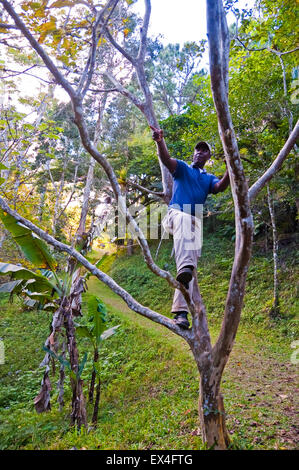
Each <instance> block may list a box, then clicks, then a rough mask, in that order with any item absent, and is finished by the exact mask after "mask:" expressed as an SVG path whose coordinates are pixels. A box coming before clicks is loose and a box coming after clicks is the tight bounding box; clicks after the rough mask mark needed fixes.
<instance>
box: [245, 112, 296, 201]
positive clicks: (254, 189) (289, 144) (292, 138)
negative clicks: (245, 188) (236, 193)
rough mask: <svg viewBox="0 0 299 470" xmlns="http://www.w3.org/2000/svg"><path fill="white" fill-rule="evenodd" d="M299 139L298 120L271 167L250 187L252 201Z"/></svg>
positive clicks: (278, 168)
mask: <svg viewBox="0 0 299 470" xmlns="http://www.w3.org/2000/svg"><path fill="white" fill-rule="evenodd" d="M298 138H299V120H298V121H297V123H296V125H295V127H294V129H293V131H292V133H291V134H290V136H289V138H288V140H287V141H286V143H285V144H284V146H283V147H282V149H281V151H280V152H279V154H278V155H277V157H276V159H275V160H274V162H273V163H272V165H271V166H270V167H269V168H268V170H267V171H266V172H265V173H264V174H263V175H262V176H261V177H260V178H259V179H258V180H257V181H256V182H255V183H254V184H253V185H252V186H251V188H250V189H249V198H250V201H252V200H253V199H254V198H255V197H256V196H257V194H258V193H259V192H260V191H261V189H262V188H263V187H264V186H265V184H266V183H267V182H268V181H270V180H271V179H272V178H273V176H274V175H275V174H276V173H277V172H278V171H279V170H280V168H281V165H282V164H283V162H284V160H285V159H286V157H287V156H288V155H289V153H290V151H291V150H292V148H293V147H294V145H295V144H296V141H297V140H298Z"/></svg>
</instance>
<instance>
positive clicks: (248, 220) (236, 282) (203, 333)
mask: <svg viewBox="0 0 299 470" xmlns="http://www.w3.org/2000/svg"><path fill="white" fill-rule="evenodd" d="M0 2H1V3H2V4H3V5H4V7H5V9H6V11H7V12H8V13H9V14H10V16H11V17H12V18H13V19H14V21H15V23H16V26H17V27H18V28H19V29H20V30H21V31H22V33H23V34H24V36H25V37H26V38H27V39H28V41H29V42H30V44H31V45H32V47H33V48H34V50H36V52H37V53H38V54H39V55H40V57H41V58H42V59H43V61H44V63H45V64H46V66H47V67H48V69H49V70H50V71H51V72H52V74H53V75H54V77H55V79H56V81H57V83H59V84H60V85H62V87H63V88H64V89H65V90H66V91H67V93H68V94H69V96H70V98H71V100H72V105H73V110H74V121H75V123H76V125H77V127H78V130H79V132H80V136H81V139H82V143H83V145H84V147H85V149H86V150H87V151H88V152H89V153H90V155H92V156H93V157H94V158H95V160H97V161H98V162H99V163H100V165H101V166H102V167H103V169H104V170H105V172H106V174H107V176H108V178H109V180H110V183H111V186H112V188H113V191H114V193H115V196H116V199H117V201H118V202H119V205H120V210H121V212H122V213H123V214H126V220H127V223H128V224H132V227H133V228H134V230H135V231H136V234H137V237H138V241H139V244H140V246H141V248H142V251H143V255H144V259H145V261H146V263H147V265H148V267H149V268H150V269H151V270H152V271H153V272H154V273H155V274H157V275H159V276H160V277H161V278H163V279H166V280H167V281H168V282H169V284H170V285H171V286H172V287H174V288H180V289H181V290H182V292H183V293H184V295H185V298H186V300H188V301H189V300H190V299H189V297H188V294H187V293H186V291H184V289H183V288H182V286H180V285H179V283H178V282H177V281H175V279H173V278H172V276H171V274H170V273H169V272H166V271H163V270H161V269H160V268H159V267H158V266H157V265H156V264H155V263H154V262H153V260H152V257H151V253H150V251H149V248H148V245H147V243H146V241H145V239H144V236H143V234H142V232H141V231H140V229H139V227H138V226H137V224H136V223H135V221H134V219H133V218H132V216H131V215H130V213H127V211H126V206H125V201H124V200H123V198H122V195H121V190H120V187H119V184H118V181H117V178H116V175H115V173H114V171H113V169H112V167H111V165H110V164H109V162H108V161H107V160H106V159H105V157H104V156H103V155H102V154H100V152H99V151H98V150H97V148H96V147H95V146H94V144H93V143H92V142H91V141H90V137H89V132H88V128H87V125H86V121H85V120H84V117H83V116H84V113H83V102H82V96H81V95H80V94H79V93H77V92H76V91H75V89H74V88H73V87H72V85H71V84H70V83H69V82H68V81H67V80H66V79H65V78H64V76H62V74H61V73H60V71H59V70H58V69H57V68H56V67H55V65H54V63H53V62H52V61H51V59H50V58H49V57H48V56H47V54H46V53H45V51H44V49H43V48H42V46H41V45H40V44H39V43H38V42H37V41H36V40H35V38H34V37H33V36H32V34H31V33H30V31H29V30H28V29H27V28H26V26H25V24H24V23H23V22H22V20H21V19H20V17H19V16H18V15H17V13H16V12H15V11H14V9H13V7H12V6H11V4H10V3H9V2H8V1H7V0H0ZM145 2H146V14H145V19H144V24H143V27H142V29H141V43H140V52H139V54H138V56H137V58H132V57H130V56H128V54H127V53H125V54H124V55H125V57H127V58H128V60H130V62H131V63H132V64H133V65H134V66H135V67H136V65H137V67H136V70H137V73H138V78H139V82H140V85H141V88H142V89H143V92H144V97H145V101H144V102H143V103H140V102H138V103H137V106H138V105H139V108H140V109H141V108H144V106H147V105H148V104H149V98H148V97H149V90H148V88H147V87H146V86H145V85H144V74H143V70H142V68H141V64H142V62H143V61H144V58H145V52H146V32H147V27H148V21H149V14H150V0H145ZM207 16H208V37H209V44H210V71H211V84H212V92H213V98H214V103H215V107H216V110H217V117H218V122H219V130H220V134H221V140H222V144H223V148H224V152H225V157H226V162H227V166H228V170H229V175H230V180H231V189H232V194H233V198H234V203H235V217H236V247H235V260H234V265H233V269H232V274H231V280H230V286H229V290H228V295H227V299H226V306H225V312H224V319H223V323H222V327H221V331H220V335H219V337H218V339H217V341H216V343H215V345H214V346H213V347H212V345H211V340H210V335H209V331H208V328H207V318H206V313H205V309H204V305H203V303H202V301H201V300H200V299H198V302H195V301H194V303H190V302H189V304H190V311H191V313H192V315H193V321H192V329H191V330H188V331H186V330H183V331H182V330H181V329H180V328H179V327H178V326H177V325H175V324H174V323H173V322H172V321H171V320H170V319H169V318H167V317H164V316H163V315H160V314H158V313H156V312H154V311H152V310H150V309H147V308H146V307H144V306H142V305H140V304H139V303H138V302H136V301H135V299H133V298H132V297H131V296H130V294H128V293H127V292H125V291H124V290H123V289H122V288H121V287H120V286H118V285H117V284H116V283H115V282H114V281H113V280H112V279H111V278H109V276H108V275H106V274H105V273H103V272H101V271H100V270H99V269H98V268H96V267H95V266H93V265H91V264H90V263H89V262H88V261H87V260H86V259H85V258H84V257H83V256H82V255H80V253H78V252H76V251H75V250H74V249H73V248H72V247H69V246H66V245H64V244H62V243H61V242H58V241H57V240H55V239H53V237H51V236H49V235H48V234H46V233H45V232H44V231H42V230H41V229H39V228H38V227H36V226H34V224H32V223H31V222H29V221H27V220H26V219H24V218H22V217H21V216H20V215H19V214H17V213H16V212H14V211H11V209H10V208H9V207H8V206H7V204H6V203H5V202H3V201H2V199H1V198H0V204H1V207H2V208H4V210H6V211H7V212H8V213H10V214H11V215H13V216H14V217H15V218H16V220H19V221H20V222H22V223H23V224H24V225H25V226H27V227H28V228H30V229H31V230H33V231H34V232H35V233H36V234H38V235H39V236H41V238H43V239H44V240H46V241H47V242H49V243H50V244H52V245H53V246H54V247H56V248H58V249H60V250H62V251H66V252H67V253H69V255H70V256H72V257H74V258H75V259H76V260H77V261H79V262H80V263H81V264H82V265H83V266H85V267H86V268H87V269H88V270H89V271H90V272H91V273H93V274H94V275H95V276H97V277H98V279H100V280H101V281H103V282H104V283H105V284H107V285H108V286H109V287H110V288H111V289H112V290H113V291H114V292H116V293H117V294H118V295H120V296H121V297H122V298H123V299H124V300H125V301H126V303H127V305H128V306H129V307H130V308H131V309H133V310H134V311H136V312H138V313H139V314H141V315H143V316H146V317H147V318H149V319H151V320H153V321H155V322H157V323H159V324H161V325H164V326H166V327H167V328H168V329H169V330H171V331H173V332H174V333H176V334H178V335H179V336H181V337H183V338H184V339H185V340H186V341H187V342H188V344H189V345H190V347H191V349H192V351H193V354H194V357H195V360H196V363H197V366H198V369H199V372H200V375H201V379H200V380H201V382H200V390H201V398H200V418H201V423H202V433H203V440H204V442H205V443H206V444H207V446H208V447H213V448H216V449H225V448H227V446H228V441H229V440H228V435H227V432H226V429H225V415H224V407H223V400H222V397H221V394H220V382H221V376H222V373H223V370H224V367H225V365H226V363H227V360H228V357H229V354H230V352H231V350H232V347H233V343H234V338H235V336H236V332H237V328H238V325H239V321H240V314H241V309H242V303H243V297H244V292H245V281H246V274H247V271H248V267H249V260H250V256H251V245H252V232H253V223H252V216H251V211H250V206H249V200H252V199H253V198H254V197H255V196H256V194H257V193H258V192H259V191H260V190H261V189H262V188H263V186H264V185H265V184H266V182H267V181H269V180H270V179H271V178H272V177H273V175H274V174H275V173H276V172H277V171H278V170H279V169H280V166H281V164H282V162H283V161H284V159H285V158H286V156H287V155H288V153H289V152H290V150H291V149H292V147H293V146H294V144H295V142H296V139H297V138H298V134H299V124H298V123H297V124H296V126H295V129H294V130H293V131H292V134H291V136H290V137H289V139H288V140H287V142H286V144H285V145H284V147H283V149H282V150H281V151H280V153H279V155H278V156H277V158H276V159H275V161H274V162H273V164H272V165H271V167H270V168H269V169H268V170H267V171H266V172H265V173H264V175H263V176H262V177H261V178H260V179H259V180H258V181H257V182H256V183H255V184H254V185H253V186H252V187H251V188H250V190H249V191H248V186H247V182H246V178H245V175H244V172H243V168H242V164H241V161H240V155H239V151H238V146H237V142H236V137H235V134H234V130H233V125H232V122H231V117H230V112H229V107H228V56H229V32H228V27H227V23H226V18H225V12H224V8H223V4H222V0H207ZM111 42H112V44H114V45H115V47H116V48H117V49H118V50H120V52H123V50H122V48H120V46H118V45H117V44H116V43H115V41H114V40H113V38H112V40H111ZM112 81H113V80H112ZM119 91H121V92H123V94H124V95H125V96H128V92H126V90H124V89H122V88H121V86H120V88H119ZM131 98H132V97H131ZM134 101H135V102H136V99H134V97H133V102H134ZM138 101H139V100H138ZM143 111H145V109H143ZM152 118H154V116H152V115H151V113H148V115H147V119H148V120H150V119H152ZM151 124H153V125H154V126H155V123H154V122H152V123H151ZM155 127H156V126H155ZM164 182H165V181H164ZM195 285H197V284H195ZM73 340H74V337H73V332H72V326H71V325H70V327H69V333H68V344H69V348H70V357H73V361H74V362H73V364H75V363H78V358H77V357H76V355H75V353H74V349H73V350H72V348H73V347H74V342H73ZM73 370H74V371H75V370H76V369H75V368H74V369H73ZM80 386H81V383H80V381H78V387H77V388H76V390H75V394H76V395H77V396H81V391H80ZM82 403H83V402H82ZM80 405H81V404H80V403H75V406H76V407H77V408H76V410H75V411H76V413H77V414H78V416H80V412H81V410H80ZM80 420H82V423H83V421H84V416H83V415H82V418H80Z"/></svg>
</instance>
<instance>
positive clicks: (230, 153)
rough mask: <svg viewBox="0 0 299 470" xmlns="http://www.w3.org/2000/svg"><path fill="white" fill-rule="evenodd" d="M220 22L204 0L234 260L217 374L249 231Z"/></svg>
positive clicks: (229, 340) (237, 301)
mask: <svg viewBox="0 0 299 470" xmlns="http://www.w3.org/2000/svg"><path fill="white" fill-rule="evenodd" d="M224 22H226V18H225V14H224V11H223V6H222V0H207V23H208V38H209V46H210V47H209V55H210V74H211V85H212V92H213V99H214V103H215V108H216V111H217V116H218V123H219V130H220V137H221V140H222V145H223V149H224V153H225V157H226V162H227V167H228V171H229V177H230V182H231V190H232V195H233V199H234V204H235V219H236V245H235V260H234V264H233V268H232V274H231V279H230V285H229V291H228V295H227V299H226V306H225V312H224V318H223V322H222V327H221V331H220V335H219V338H218V340H217V342H216V344H215V346H214V348H213V362H214V365H215V366H216V368H217V370H218V373H220V374H221V372H222V371H223V368H224V367H225V364H226V362H227V360H228V357H229V353H230V351H231V349H232V346H233V341H234V338H235V335H236V332H237V329H238V325H239V321H240V315H241V310H242V305H243V297H244V291H245V282H246V275H247V270H248V265H249V261H250V256H251V246H252V233H253V222H252V215H251V211H250V205H249V198H248V188H247V182H246V178H245V175H244V171H243V167H242V164H241V160H240V154H239V149H238V145H237V141H236V137H235V133H234V129H233V124H232V121H231V116H230V111H229V106H228V95H227V86H226V84H227V80H228V77H227V76H226V75H225V74H228V68H226V67H223V57H224V56H225V57H227V51H226V50H224V51H223V49H225V48H227V47H229V43H228V41H227V39H226V38H225V36H224V35H223V31H225V29H224V27H223V23H224Z"/></svg>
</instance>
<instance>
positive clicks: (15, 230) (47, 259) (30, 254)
mask: <svg viewBox="0 0 299 470" xmlns="http://www.w3.org/2000/svg"><path fill="white" fill-rule="evenodd" d="M0 219H1V220H2V222H3V224H4V225H5V227H6V229H7V230H8V231H9V232H10V233H11V235H12V236H13V239H14V240H15V242H16V243H17V244H18V245H19V246H20V248H21V250H22V252H23V253H24V255H25V257H26V258H27V259H28V260H29V261H30V262H31V263H32V264H34V265H35V266H36V267H38V268H50V269H51V270H52V271H54V270H55V268H56V265H57V262H56V260H55V259H54V258H53V256H52V255H51V254H50V252H49V250H48V248H47V245H46V243H45V242H44V241H43V240H41V239H40V238H39V237H38V236H37V235H35V234H34V233H33V232H32V231H31V230H29V229H28V228H27V227H25V226H24V225H23V224H21V223H20V222H17V221H16V219H15V218H14V217H12V216H11V215H10V214H8V213H7V212H4V211H3V210H2V209H0Z"/></svg>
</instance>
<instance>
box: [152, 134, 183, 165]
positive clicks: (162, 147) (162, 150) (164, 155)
mask: <svg viewBox="0 0 299 470" xmlns="http://www.w3.org/2000/svg"><path fill="white" fill-rule="evenodd" d="M150 128H151V130H152V131H153V134H152V137H153V139H154V141H155V142H156V144H157V149H158V155H159V158H160V159H161V162H162V163H163V165H165V166H166V168H168V170H169V171H170V173H174V172H175V170H176V167H177V161H176V160H175V159H174V158H171V156H170V155H169V153H168V150H167V147H166V144H165V141H164V138H163V131H162V129H156V128H155V127H152V126H150Z"/></svg>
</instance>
